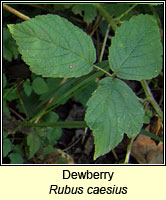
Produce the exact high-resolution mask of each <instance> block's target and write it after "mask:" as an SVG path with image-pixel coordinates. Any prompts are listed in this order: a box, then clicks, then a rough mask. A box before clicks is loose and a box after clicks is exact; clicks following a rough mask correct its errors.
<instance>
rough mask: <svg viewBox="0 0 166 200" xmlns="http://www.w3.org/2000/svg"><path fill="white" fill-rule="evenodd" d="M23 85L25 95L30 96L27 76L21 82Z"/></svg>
mask: <svg viewBox="0 0 166 200" xmlns="http://www.w3.org/2000/svg"><path fill="white" fill-rule="evenodd" d="M23 87H24V91H25V94H26V95H27V96H30V94H31V92H32V86H31V83H30V80H29V78H27V79H26V81H25V82H24V84H23Z"/></svg>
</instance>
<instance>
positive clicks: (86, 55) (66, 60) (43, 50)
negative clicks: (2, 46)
mask: <svg viewBox="0 0 166 200" xmlns="http://www.w3.org/2000/svg"><path fill="white" fill-rule="evenodd" d="M8 28H9V30H10V32H11V33H12V36H13V38H14V39H15V40H16V42H17V44H18V46H19V51H20V53H21V54H22V58H23V60H24V61H25V62H26V63H27V64H28V65H30V69H31V71H32V72H33V73H35V74H38V75H42V76H43V77H65V78H69V77H79V76H82V75H85V74H88V73H89V72H90V71H91V70H92V68H93V63H94V62H95V60H96V52H95V48H94V45H93V42H92V39H91V38H90V36H88V35H87V34H86V33H85V32H83V31H82V30H81V29H80V28H78V27H76V26H74V25H73V24H72V23H71V22H69V21H68V20H67V19H65V18H63V17H60V16H57V15H52V14H48V15H40V16H36V17H35V18H32V19H30V20H28V21H25V22H22V23H21V24H10V25H8Z"/></svg>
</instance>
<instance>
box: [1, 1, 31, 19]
mask: <svg viewBox="0 0 166 200" xmlns="http://www.w3.org/2000/svg"><path fill="white" fill-rule="evenodd" d="M3 8H4V9H5V10H7V11H9V12H11V13H13V14H14V15H16V16H18V17H19V18H21V19H23V20H29V19H30V17H28V16H26V15H24V14H22V13H21V12H19V11H17V10H16V9H14V8H12V7H10V6H8V5H6V4H3Z"/></svg>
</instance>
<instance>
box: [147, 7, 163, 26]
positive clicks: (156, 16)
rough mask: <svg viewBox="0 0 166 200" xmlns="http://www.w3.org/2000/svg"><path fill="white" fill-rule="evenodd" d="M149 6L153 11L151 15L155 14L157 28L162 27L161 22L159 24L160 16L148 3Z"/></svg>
mask: <svg viewBox="0 0 166 200" xmlns="http://www.w3.org/2000/svg"><path fill="white" fill-rule="evenodd" d="M149 7H150V8H151V10H152V12H153V15H154V16H155V18H156V20H157V22H158V25H159V28H162V24H161V21H160V18H159V16H158V14H157V12H156V9H155V8H154V7H153V6H152V5H150V4H149Z"/></svg>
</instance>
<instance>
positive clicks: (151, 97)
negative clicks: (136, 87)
mask: <svg viewBox="0 0 166 200" xmlns="http://www.w3.org/2000/svg"><path fill="white" fill-rule="evenodd" d="M140 82H141V85H142V87H143V89H144V91H145V94H146V97H147V99H148V101H149V102H150V103H151V104H152V106H153V108H154V109H155V111H156V112H157V114H158V115H159V117H160V118H161V119H162V121H163V112H162V110H161V109H160V107H159V105H158V104H157V102H156V100H155V99H154V97H153V94H152V93H151V91H150V88H149V86H148V84H147V82H146V81H145V80H142V81H140Z"/></svg>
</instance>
